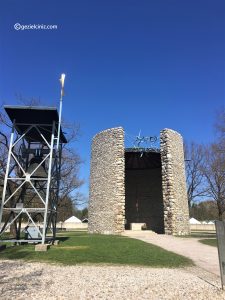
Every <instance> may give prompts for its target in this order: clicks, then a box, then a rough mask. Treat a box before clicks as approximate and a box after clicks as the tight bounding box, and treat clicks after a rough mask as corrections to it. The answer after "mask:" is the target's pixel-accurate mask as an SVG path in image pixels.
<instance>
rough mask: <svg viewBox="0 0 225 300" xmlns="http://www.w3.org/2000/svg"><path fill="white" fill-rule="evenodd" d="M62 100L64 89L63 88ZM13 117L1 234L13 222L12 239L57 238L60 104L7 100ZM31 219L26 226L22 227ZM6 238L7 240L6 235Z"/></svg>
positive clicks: (0, 213)
mask: <svg viewBox="0 0 225 300" xmlns="http://www.w3.org/2000/svg"><path fill="white" fill-rule="evenodd" d="M61 100H62V93H61ZM4 108H5V111H6V113H7V114H8V116H9V118H10V120H11V121H12V132H11V136H10V142H9V150H8V161H7V168H6V174H5V179H4V187H3V194H2V203H1V211H0V225H1V228H0V235H2V234H3V233H4V232H5V231H6V230H7V229H8V228H9V227H11V229H12V230H11V231H13V234H14V237H13V239H10V241H13V242H16V243H21V242H28V241H30V242H34V243H38V242H41V243H42V244H44V243H47V242H50V241H54V239H55V235H56V220H57V203H58V196H59V184H60V166H61V156H62V145H63V144H64V143H66V142H67V141H66V138H65V136H64V134H63V132H62V130H61V110H62V105H61V101H60V112H59V114H58V111H57V109H56V108H55V107H32V106H5V107H4ZM22 222H23V223H24V222H26V223H27V227H26V228H25V229H24V228H22V227H21V223H22ZM5 241H6V240H5Z"/></svg>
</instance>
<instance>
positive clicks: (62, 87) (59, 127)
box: [57, 74, 66, 150]
mask: <svg viewBox="0 0 225 300" xmlns="http://www.w3.org/2000/svg"><path fill="white" fill-rule="evenodd" d="M65 77H66V75H65V74H61V78H60V82H61V97H60V101H59V124H58V138H57V150H58V149H59V140H60V129H61V119H62V100H63V96H64V81H65Z"/></svg>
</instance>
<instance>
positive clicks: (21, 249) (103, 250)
mask: <svg viewBox="0 0 225 300" xmlns="http://www.w3.org/2000/svg"><path fill="white" fill-rule="evenodd" d="M57 238H58V239H59V240H60V243H59V245H58V246H51V247H50V249H49V250H48V251H47V252H35V251H34V245H21V246H13V247H7V248H6V249H5V250H4V251H2V252H0V259H1V258H3V259H4V258H5V259H24V260H29V261H43V262H52V263H62V264H65V265H76V264H85V263H86V264H117V265H120V264H122V265H125V264H126V265H141V266H151V267H168V268H176V267H183V266H188V265H192V264H193V263H192V261H191V260H190V259H188V258H186V257H183V256H181V255H178V254H175V253H173V252H169V251H166V250H164V249H162V248H159V247H157V246H154V245H151V244H148V243H145V242H142V241H139V240H135V239H131V238H128V237H123V236H112V235H97V234H95V235H93V234H91V235H89V234H87V233H86V232H63V233H60V234H58V236H57Z"/></svg>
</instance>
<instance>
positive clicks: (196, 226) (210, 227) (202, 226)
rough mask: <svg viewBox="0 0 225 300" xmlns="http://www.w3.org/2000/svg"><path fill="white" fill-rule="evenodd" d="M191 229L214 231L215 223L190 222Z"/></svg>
mask: <svg viewBox="0 0 225 300" xmlns="http://www.w3.org/2000/svg"><path fill="white" fill-rule="evenodd" d="M190 229H191V231H215V230H216V227H215V224H190Z"/></svg>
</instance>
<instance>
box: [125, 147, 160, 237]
mask: <svg viewBox="0 0 225 300" xmlns="http://www.w3.org/2000/svg"><path fill="white" fill-rule="evenodd" d="M161 169H162V167H161V156H160V153H159V152H156V151H151V150H148V149H146V150H142V151H137V150H136V149H133V150H132V149H126V151H125V219H126V225H125V229H130V224H131V223H145V224H146V226H147V228H146V229H148V230H153V231H155V232H157V233H164V214H163V196H162V174H161Z"/></svg>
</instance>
